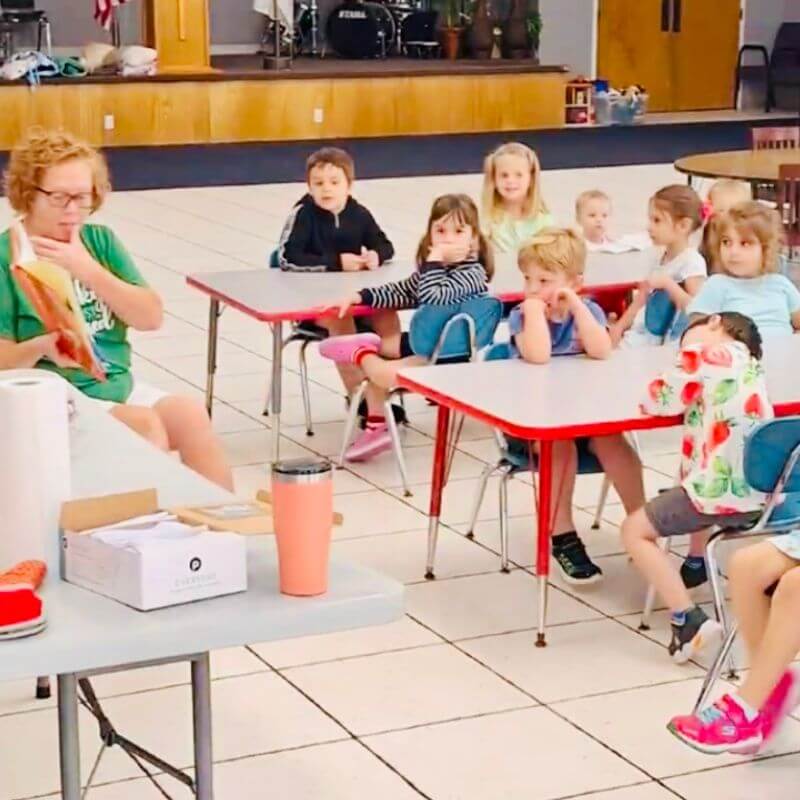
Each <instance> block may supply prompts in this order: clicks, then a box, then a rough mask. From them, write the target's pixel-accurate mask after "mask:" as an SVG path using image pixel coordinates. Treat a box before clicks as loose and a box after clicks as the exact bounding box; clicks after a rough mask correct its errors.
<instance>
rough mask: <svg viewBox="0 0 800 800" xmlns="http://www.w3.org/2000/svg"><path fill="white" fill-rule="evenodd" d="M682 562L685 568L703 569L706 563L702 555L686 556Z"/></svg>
mask: <svg viewBox="0 0 800 800" xmlns="http://www.w3.org/2000/svg"><path fill="white" fill-rule="evenodd" d="M683 563H684V564H685V565H686V568H687V569H703V568H704V567H705V565H706V560H705V558H703V556H686V558H685V559H684V560H683Z"/></svg>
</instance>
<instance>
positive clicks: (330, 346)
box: [319, 333, 381, 364]
mask: <svg viewBox="0 0 800 800" xmlns="http://www.w3.org/2000/svg"><path fill="white" fill-rule="evenodd" d="M380 347H381V337H380V336H378V335H377V334H375V333H354V334H352V335H351V336H331V337H330V338H328V339H325V340H323V341H321V342H320V343H319V352H320V355H321V356H324V357H325V358H329V359H330V360H331V361H335V362H336V363H337V364H355V363H356V362H357V359H358V356H359V354H361V353H377V352H378V351H379V350H380Z"/></svg>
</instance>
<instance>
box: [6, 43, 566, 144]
mask: <svg viewBox="0 0 800 800" xmlns="http://www.w3.org/2000/svg"><path fill="white" fill-rule="evenodd" d="M212 63H213V66H214V67H215V71H213V72H206V73H202V74H183V75H158V76H154V77H151V78H120V77H116V76H109V77H104V76H90V77H88V78H82V79H56V80H52V79H48V80H46V81H44V82H43V83H42V85H41V86H39V87H37V88H36V89H30V88H29V87H28V86H27V84H24V83H14V84H10V83H3V82H0V108H1V109H2V117H3V124H2V125H1V126H0V150H7V149H9V148H10V147H12V146H13V144H14V142H15V141H17V139H18V138H19V137H20V135H21V134H22V132H23V131H24V130H26V129H27V128H28V127H29V126H31V125H43V126H46V127H64V128H68V129H70V130H72V131H74V132H75V133H77V134H79V135H81V136H82V137H84V138H86V139H88V140H89V141H90V142H92V143H93V144H96V145H102V146H105V147H115V146H116V147H121V146H133V145H167V144H214V143H220V142H254V141H270V142H281V141H298V140H309V139H312V140H316V139H339V138H358V137H367V138H368V137H378V136H413V135H424V134H454V133H480V132H486V131H505V130H508V131H512V130H533V129H537V128H557V127H560V126H562V125H563V123H564V83H565V81H566V80H567V74H566V68H565V67H561V66H536V65H534V64H533V62H532V61H505V60H499V61H473V60H467V59H464V60H459V61H454V62H450V61H445V60H443V59H407V58H389V59H385V60H380V59H371V60H363V61H345V60H342V59H336V58H326V59H311V58H299V59H296V60H295V62H294V64H293V66H292V68H291V69H289V70H283V71H280V72H276V71H265V70H262V69H260V61H259V59H258V58H257V57H255V56H244V57H227V58H220V59H215V60H214V62H212ZM109 115H111V117H113V130H105V129H104V121H105V120H107V119H108V118H109Z"/></svg>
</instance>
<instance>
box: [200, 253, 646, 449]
mask: <svg viewBox="0 0 800 800" xmlns="http://www.w3.org/2000/svg"><path fill="white" fill-rule="evenodd" d="M650 264H651V261H650V259H648V258H647V256H646V255H645V254H643V253H641V252H631V253H624V254H621V255H611V254H608V253H592V254H590V256H589V260H588V263H587V268H586V275H585V279H584V286H585V291H587V292H592V293H603V292H619V291H624V290H627V289H630V288H632V287H633V286H636V285H637V284H638V283H639V282H640V281H641V280H642V279H643V278H644V277H645V276H646V275H647V271H648V269H649V265H650ZM410 272H411V266H410V265H408V264H399V263H397V264H388V265H386V266H383V267H381V268H380V269H377V270H373V271H367V272H322V273H320V272H313V273H305V274H304V273H297V272H281V271H280V270H277V269H261V270H246V271H237V272H210V273H200V274H197V275H190V276H189V277H188V278H187V279H186V280H187V283H188V284H189V286H192V287H194V288H195V289H198V290H199V291H201V292H203V293H204V294H207V295H208V297H209V300H210V306H209V318H208V354H207V375H206V407H207V408H208V411H209V413H211V409H212V405H213V400H214V374H215V372H216V368H217V336H218V332H217V326H218V322H219V316H220V313H221V308H222V306H230V307H231V308H235V309H236V310H237V311H240V312H241V313H242V314H245V315H246V316H248V317H251V318H252V319H256V320H259V321H260V322H264V323H267V324H268V325H269V326H270V327H271V329H272V391H271V393H270V403H271V409H270V414H271V419H272V460H273V461H277V459H278V454H279V439H280V416H281V375H282V365H283V358H282V355H283V353H282V350H283V348H282V342H283V323H284V322H299V321H301V320H313V319H318V318H319V317H321V316H324V314H325V313H326V312H330V310H331V307H332V306H333V305H334V304H336V303H338V302H339V301H341V300H342V299H343V298H344V297H345V296H346V295H347V294H348V293H353V292H356V291H359V290H360V289H365V288H367V287H371V286H377V285H379V284H382V283H388V282H389V281H396V280H400V279H402V278H404V277H406V276H408V275H409V274H410ZM492 286H493V289H494V291H495V292H496V294H497V296H498V297H500V298H501V299H503V300H514V299H518V298H521V297H522V292H521V288H522V277H521V275H520V273H519V272H518V271H517V270H516V269H514V268H509V267H508V266H506V267H505V268H503V269H499V270H498V272H497V274H496V275H495V278H494V280H493V282H492ZM353 313H354V314H357V315H358V314H369V313H371V310H370V309H368V308H363V307H359V308H354V309H353Z"/></svg>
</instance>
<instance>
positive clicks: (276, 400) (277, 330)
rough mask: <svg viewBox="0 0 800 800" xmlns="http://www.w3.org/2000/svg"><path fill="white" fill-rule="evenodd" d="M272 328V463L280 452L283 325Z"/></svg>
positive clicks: (280, 323)
mask: <svg viewBox="0 0 800 800" xmlns="http://www.w3.org/2000/svg"><path fill="white" fill-rule="evenodd" d="M270 327H271V328H272V391H271V392H270V403H271V404H272V415H271V416H272V463H273V464H274V463H275V462H276V461H277V460H278V459H279V458H280V452H281V396H282V390H281V377H282V373H283V323H282V322H281V321H280V320H278V321H277V322H273V323H272V324H271V326H270Z"/></svg>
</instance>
